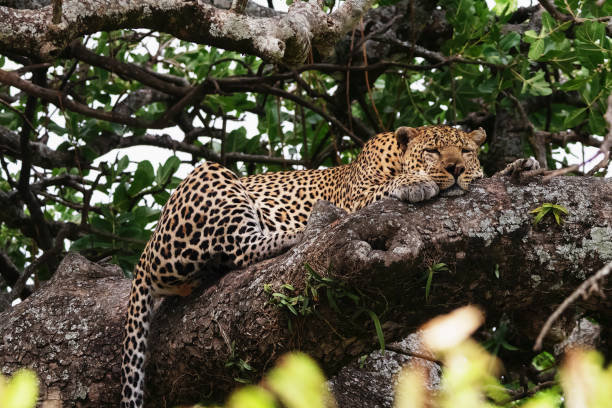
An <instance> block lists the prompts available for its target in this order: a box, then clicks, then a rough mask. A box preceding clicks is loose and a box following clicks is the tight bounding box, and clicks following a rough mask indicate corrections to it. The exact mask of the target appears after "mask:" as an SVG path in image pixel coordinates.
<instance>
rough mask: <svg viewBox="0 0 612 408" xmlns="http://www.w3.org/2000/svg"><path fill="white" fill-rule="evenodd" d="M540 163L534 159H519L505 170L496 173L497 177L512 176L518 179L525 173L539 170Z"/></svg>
mask: <svg viewBox="0 0 612 408" xmlns="http://www.w3.org/2000/svg"><path fill="white" fill-rule="evenodd" d="M539 168H540V163H538V161H537V160H536V159H534V158H533V157H528V158H526V159H518V160H515V161H513V162H512V163H510V164H508V165H507V166H506V168H505V169H503V170H502V171H500V172H498V173H496V174H495V175H496V176H512V177H518V176H519V175H520V174H521V173H525V172H528V171H532V170H538V169H539Z"/></svg>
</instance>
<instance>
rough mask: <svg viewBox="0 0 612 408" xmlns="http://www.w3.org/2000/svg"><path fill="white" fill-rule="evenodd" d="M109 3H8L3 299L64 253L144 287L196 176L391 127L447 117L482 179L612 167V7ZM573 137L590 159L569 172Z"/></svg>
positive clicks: (466, 1)
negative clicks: (201, 170) (146, 255)
mask: <svg viewBox="0 0 612 408" xmlns="http://www.w3.org/2000/svg"><path fill="white" fill-rule="evenodd" d="M106 3H108V4H106ZM106 3H104V4H103V3H100V2H88V1H78V2H77V1H68V0H65V1H63V2H62V1H61V0H60V1H54V2H52V4H49V2H48V1H41V2H30V1H17V0H15V1H8V0H4V1H1V2H0V4H2V6H0V16H2V21H3V24H2V28H0V164H1V165H2V166H1V167H2V169H1V171H0V206H1V208H2V211H1V212H0V263H1V265H0V274H1V278H0V287H1V290H2V293H1V295H2V296H4V297H5V300H9V301H12V300H14V299H15V298H18V297H25V296H27V295H28V294H29V293H31V291H32V290H33V289H34V288H33V287H31V286H30V285H27V284H26V281H27V279H28V278H29V277H31V276H32V277H34V281H35V286H36V285H38V282H39V281H42V280H46V279H48V278H49V277H50V275H51V274H52V273H53V271H54V270H55V267H56V266H57V264H58V262H59V260H60V259H61V257H62V255H63V254H64V253H65V251H67V250H73V251H79V252H82V253H84V254H86V255H87V256H88V257H89V258H90V259H93V260H100V259H106V258H108V257H111V258H112V260H113V262H115V263H118V264H119V265H121V267H122V268H123V269H124V270H125V271H126V273H128V274H129V271H130V270H131V268H132V266H133V264H134V262H135V261H136V259H137V257H138V256H139V254H140V251H141V250H142V248H143V246H144V243H145V242H146V240H147V239H148V236H149V234H150V233H151V230H152V228H153V227H154V225H155V221H156V219H157V217H158V215H159V209H160V208H161V206H162V205H163V204H164V203H165V201H166V200H167V199H168V197H169V193H170V192H171V190H172V189H173V188H174V187H175V186H176V185H177V183H178V181H179V178H178V177H176V175H175V173H176V171H177V169H178V168H179V166H180V165H181V164H186V165H188V166H192V165H195V164H196V163H197V162H198V161H200V160H212V161H217V162H219V163H222V164H224V165H226V166H228V167H229V168H231V169H232V170H233V171H235V172H236V173H238V174H241V175H245V174H253V173H257V172H262V171H273V170H280V169H292V168H317V167H321V166H333V165H337V164H341V163H346V162H349V161H350V160H352V159H353V158H354V157H355V155H356V153H357V152H358V151H359V148H360V146H361V145H362V144H363V143H364V141H366V140H367V139H368V138H370V137H371V136H373V135H374V134H376V133H377V132H382V131H387V130H391V129H394V128H396V127H398V126H401V125H407V126H413V127H416V126H421V125H427V124H437V123H447V124H452V125H460V126H463V127H465V128H470V129H471V128H477V127H479V126H482V127H483V128H484V129H485V130H486V131H487V134H488V141H487V144H486V145H485V146H484V148H483V151H482V152H481V162H482V163H483V166H484V168H485V172H486V173H487V174H492V173H493V172H495V171H496V170H499V169H500V168H503V166H504V165H505V164H507V163H508V162H510V161H512V160H513V159H516V158H519V157H525V156H529V155H533V156H535V157H536V159H537V160H538V161H539V162H540V164H541V165H542V166H543V167H544V168H546V169H549V170H551V171H552V170H558V169H560V170H559V171H557V172H549V174H551V175H554V174H558V173H560V172H566V173H567V172H571V173H572V174H576V175H581V174H585V173H588V174H591V175H592V174H595V175H600V176H603V175H605V173H606V169H607V166H608V159H609V152H610V145H611V144H612V136H610V135H611V134H612V130H607V128H608V129H612V112H611V111H610V110H609V109H612V108H610V106H611V105H612V103H610V102H609V101H610V99H609V98H610V89H611V88H612V72H611V64H610V60H611V57H612V40H611V34H612V25H610V16H611V15H612V3H610V2H605V1H604V2H602V1H590V0H588V1H587V0H584V1H583V0H569V1H555V2H552V1H549V0H546V1H544V0H543V1H540V3H539V4H536V5H533V6H529V7H518V8H517V7H516V2H514V1H507V0H498V1H497V2H496V3H495V5H494V7H492V8H491V7H490V6H488V5H487V3H486V2H485V1H478V0H461V1H459V0H442V1H416V0H415V1H409V0H400V1H393V0H391V1H389V0H381V1H379V2H378V3H376V4H375V5H374V7H373V8H371V9H370V10H369V11H368V12H367V13H365V14H362V13H363V12H364V11H365V10H367V9H368V8H370V6H371V4H370V3H369V2H367V1H357V0H348V1H346V2H343V3H340V4H336V3H335V2H333V1H332V2H325V3H316V2H310V3H309V2H296V3H293V4H292V5H290V6H289V10H288V12H281V11H277V10H274V9H273V8H270V7H262V6H259V5H256V4H254V3H251V2H248V3H245V2H234V4H229V3H224V2H215V3H214V4H207V3H203V2H189V1H188V2H171V1H165V2H164V1H153V0H147V1H145V0H141V1H135V2H130V3H129V5H126V4H124V3H123V2H119V3H117V2H106ZM239 3H240V4H239ZM230 8H231V9H230ZM227 9H230V10H227ZM347 30H348V33H346V34H345V32H346V31H347ZM219 47H223V48H219ZM606 109H608V114H607V115H606ZM572 143H576V144H577V146H578V148H577V149H576V148H574V149H573V151H574V152H575V151H579V150H580V148H582V150H583V152H584V151H585V149H588V148H589V147H592V148H594V149H591V150H587V152H589V153H587V154H583V155H582V156H581V157H577V158H575V160H574V164H575V165H573V166H568V162H567V161H566V160H567V159H565V158H563V159H559V157H560V156H559V154H558V153H559V152H561V151H565V152H570V150H569V146H570V144H572ZM134 146H157V147H161V148H165V149H167V151H168V158H167V159H165V160H164V161H162V163H161V164H159V165H157V164H156V163H157V162H158V161H155V160H147V159H146V158H145V159H142V158H134V157H131V154H130V153H126V151H125V150H124V149H125V148H128V147H134ZM566 157H567V155H566ZM152 161H153V163H152ZM582 162H588V163H587V164H588V165H589V167H588V168H587V169H588V170H585V167H584V166H581V165H577V164H576V163H578V164H580V163H582ZM583 164H584V163H583ZM8 288H13V291H12V294H9V293H8Z"/></svg>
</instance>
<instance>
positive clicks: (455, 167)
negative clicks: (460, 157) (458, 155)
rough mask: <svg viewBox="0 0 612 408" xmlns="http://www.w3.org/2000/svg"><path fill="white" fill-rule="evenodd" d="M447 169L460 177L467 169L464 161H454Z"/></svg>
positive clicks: (456, 176)
mask: <svg viewBox="0 0 612 408" xmlns="http://www.w3.org/2000/svg"><path fill="white" fill-rule="evenodd" d="M445 169H446V171H448V172H449V173H450V174H452V175H453V176H454V177H455V178H458V177H459V176H460V175H461V174H462V173H463V172H464V171H465V166H464V165H463V164H462V163H453V164H450V165H448V166H446V167H445Z"/></svg>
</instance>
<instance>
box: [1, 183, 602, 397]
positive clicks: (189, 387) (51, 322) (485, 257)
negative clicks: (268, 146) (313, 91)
mask: <svg viewBox="0 0 612 408" xmlns="http://www.w3.org/2000/svg"><path fill="white" fill-rule="evenodd" d="M544 202H551V203H554V204H559V205H562V206H564V207H565V208H566V209H567V210H568V212H569V214H568V215H567V216H566V217H565V222H564V223H563V224H562V225H557V224H556V223H555V222H554V219H553V217H549V216H547V217H545V218H544V219H543V220H542V222H540V223H539V224H538V225H536V226H534V225H533V214H530V212H529V211H530V210H532V209H534V208H536V207H538V206H540V205H541V204H542V203H544ZM338 211H339V210H337V209H335V207H332V206H330V205H325V203H319V204H318V205H317V209H316V210H315V213H313V216H312V217H311V222H310V224H309V228H308V229H307V231H306V233H305V239H304V241H303V242H302V243H301V244H299V245H297V246H296V247H294V248H292V249H291V250H290V251H288V252H287V253H286V254H284V255H282V256H279V257H277V258H274V259H271V260H267V261H264V262H261V263H259V264H256V265H253V266H251V267H249V268H246V269H244V270H240V271H233V272H230V273H228V274H227V275H225V276H224V277H223V278H221V279H220V280H219V281H218V282H217V283H215V284H214V285H212V286H211V287H208V288H203V289H202V290H201V291H200V293H197V294H194V295H193V296H190V297H188V298H167V299H166V300H165V301H164V302H162V303H161V305H160V306H159V308H158V310H157V312H156V317H155V319H154V323H153V326H152V330H151V342H150V359H149V365H148V368H147V393H148V401H149V404H150V405H151V406H166V405H175V404H179V403H194V402H196V401H199V400H202V399H203V398H213V399H222V398H223V396H225V395H227V393H228V392H229V391H230V390H232V389H233V388H235V387H236V386H237V385H238V384H237V383H236V382H235V378H238V377H240V378H246V379H251V380H254V381H256V380H257V378H258V375H259V373H261V372H263V371H265V370H267V369H269V368H270V367H271V366H272V365H273V364H274V362H275V360H276V359H277V358H278V357H279V356H280V355H281V354H283V353H284V352H286V351H289V350H295V349H299V350H303V351H305V352H306V353H308V354H310V355H312V356H313V357H314V358H316V359H317V360H318V362H319V363H320V364H321V365H322V367H323V368H324V370H325V371H326V373H327V374H328V375H331V374H333V373H335V372H337V371H338V370H339V369H340V368H341V367H342V366H344V365H345V364H346V363H347V362H349V361H351V360H354V359H355V357H357V356H360V355H362V354H364V353H366V352H368V351H370V350H372V349H374V348H376V347H377V344H378V340H377V337H376V334H375V330H374V325H373V323H372V320H371V318H370V317H369V314H368V312H367V310H370V311H373V312H375V313H376V314H377V316H378V317H379V318H380V320H381V323H382V324H383V331H384V334H385V338H386V340H388V341H390V340H394V339H400V338H402V337H404V336H406V335H407V334H408V333H410V332H412V331H414V329H415V328H416V327H418V326H419V325H420V324H422V323H423V322H425V321H426V320H427V319H429V318H430V317H432V316H435V315H437V314H440V313H443V312H446V311H449V310H452V309H454V308H456V307H458V306H462V305H465V304H468V303H472V304H478V305H480V306H481V307H482V308H483V309H484V310H485V312H486V314H487V318H488V321H490V322H496V321H498V319H499V318H500V316H501V315H502V314H504V315H506V316H508V317H509V318H510V319H511V320H512V321H513V322H514V324H515V325H516V329H517V331H518V333H519V334H520V336H518V337H517V339H513V341H514V343H513V344H515V345H518V346H520V347H526V348H529V347H530V346H531V342H532V341H533V339H535V337H536V335H537V332H538V330H539V328H540V327H541V325H542V323H543V321H544V320H545V319H546V318H547V317H548V315H549V314H550V312H551V311H552V310H553V309H554V308H555V307H556V306H557V305H558V304H559V303H560V302H561V301H562V300H563V298H564V297H565V296H567V295H568V294H569V293H570V292H571V291H572V290H573V289H574V288H575V287H576V286H577V285H578V284H579V283H580V282H582V281H583V280H584V279H585V277H587V276H588V275H590V274H591V273H592V272H594V271H596V270H597V269H598V268H600V267H601V266H603V265H604V264H605V263H606V262H609V261H611V260H612V182H611V181H610V180H609V179H601V178H582V177H581V178H578V177H562V178H556V179H552V180H551V181H550V182H549V183H548V184H542V183H531V184H528V185H526V186H518V185H514V184H512V183H511V182H510V180H509V179H508V178H491V179H485V180H480V181H477V182H475V183H474V184H473V186H472V188H471V191H470V192H469V193H467V194H464V195H462V196H459V197H440V198H438V199H435V200H432V201H429V202H426V203H423V204H417V205H411V204H406V203H402V202H399V201H397V200H391V199H389V200H384V201H380V202H377V203H375V204H373V205H371V206H369V207H367V208H365V209H363V210H360V211H358V212H356V213H354V214H351V215H348V216H342V217H341V218H340V219H339V220H337V221H333V220H334V219H336V218H337V217H338V216H339V214H338ZM438 262H444V263H446V264H447V265H448V266H449V271H448V272H438V273H436V274H435V275H434V277H433V284H432V287H431V293H430V296H429V300H428V301H425V289H424V287H425V279H424V277H425V271H426V270H427V268H428V267H429V266H431V265H432V264H435V263H438ZM305 264H308V265H309V266H310V267H311V268H313V269H314V270H315V271H317V272H318V273H319V274H320V275H322V276H325V277H330V278H332V279H333V280H334V282H335V283H331V284H328V287H331V288H330V291H332V292H333V293H334V294H335V295H334V296H333V297H334V298H335V305H336V306H337V309H336V308H335V307H331V306H330V303H329V302H328V298H327V296H326V289H325V288H324V287H323V288H320V289H319V291H318V298H316V299H311V303H310V305H311V307H314V308H315V310H316V313H310V314H307V315H305V316H298V317H295V316H293V315H292V314H291V313H290V312H289V311H288V309H286V308H279V307H276V306H275V305H273V304H271V299H272V297H271V296H270V294H269V293H266V291H265V290H264V285H266V284H267V285H269V287H270V288H271V290H272V291H273V292H281V293H284V294H286V295H287V296H297V295H298V294H303V295H304V292H303V291H304V289H305V287H306V286H307V281H308V278H307V276H308V274H307V272H306V270H305ZM120 275H121V274H120V272H118V271H117V270H116V269H112V268H106V269H105V268H103V267H101V266H98V265H96V264H93V263H90V262H89V261H87V260H85V259H84V258H82V257H81V256H79V255H77V254H69V255H68V256H67V257H66V258H65V259H64V261H63V263H62V265H61V266H60V268H59V269H58V271H57V273H56V274H55V275H54V276H53V278H52V280H51V281H50V282H49V283H48V284H47V285H46V286H45V287H43V288H41V289H40V290H38V291H37V292H35V293H34V294H33V295H32V296H30V297H29V298H27V299H26V300H25V301H24V302H22V303H21V304H19V305H17V306H15V307H13V308H11V309H9V310H7V311H5V312H3V313H2V314H0V339H2V341H1V342H0V366H1V367H2V372H3V373H5V374H6V373H11V372H13V371H15V370H16V369H17V368H19V367H23V366H29V367H32V368H33V369H35V370H36V371H37V373H38V375H39V379H40V381H41V390H42V400H43V401H52V400H59V401H61V404H62V406H75V405H79V406H115V405H116V404H117V402H118V401H119V366H120V349H121V338H122V332H123V329H122V327H123V321H124V315H125V311H126V310H125V309H126V306H127V297H128V292H129V285H130V284H129V280H127V279H125V278H123V277H122V276H120ZM287 283H288V284H291V285H293V287H295V289H296V291H295V292H293V293H292V292H287V290H286V289H282V288H281V285H283V284H287ZM309 284H310V285H311V286H312V285H314V284H315V282H313V281H312V279H311V280H310V283H309ZM604 291H605V292H606V293H608V294H610V291H611V290H610V285H608V286H607V287H606V288H604ZM347 292H352V293H354V294H356V295H357V297H358V298H359V300H358V301H356V302H354V301H353V300H351V299H350V298H348V297H343V296H342V294H343V293H347ZM309 293H311V292H309ZM311 297H312V296H311ZM610 299H612V298H611V297H610V296H608V297H607V298H605V299H600V298H596V297H591V298H589V299H587V300H586V301H582V302H581V303H580V304H579V305H577V306H578V307H580V308H581V309H582V310H587V311H590V312H592V313H597V315H598V317H599V319H600V321H610V320H611V319H612V312H611V311H612V300H610ZM312 305H314V306H312ZM296 308H298V309H299V304H298V305H297V306H296ZM358 311H361V313H359V314H357V315H356V316H354V315H355V314H356V312H358ZM568 313H570V312H568ZM351 317H353V318H352V319H351ZM289 324H290V327H291V329H289V328H288V327H289ZM602 326H603V327H606V326H607V327H609V325H602ZM607 330H609V329H607ZM609 335H610V333H609V331H608V332H605V333H603V334H602V337H603V341H604V342H607V343H606V344H608V345H609V341H610V340H609V339H610V336H609ZM520 339H522V341H523V344H521V343H520ZM517 342H518V343H517ZM549 345H550V343H549ZM240 360H244V361H246V362H248V363H249V365H250V366H252V367H253V368H254V371H253V372H251V371H248V370H243V371H240V370H239V369H238V368H237V367H238V365H237V364H231V363H237V362H239V361H240ZM228 363H230V364H228Z"/></svg>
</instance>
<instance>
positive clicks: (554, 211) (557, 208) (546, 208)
mask: <svg viewBox="0 0 612 408" xmlns="http://www.w3.org/2000/svg"><path fill="white" fill-rule="evenodd" d="M529 212H530V213H532V214H535V217H534V218H533V225H537V224H538V223H539V222H540V221H542V219H543V218H544V217H545V216H546V214H551V215H552V216H553V217H555V221H556V223H557V225H561V224H563V216H565V215H567V214H569V213H568V211H567V209H566V208H565V207H563V206H562V205H558V204H552V203H544V204H542V205H541V206H540V207H538V208H535V209H533V210H531V211H529Z"/></svg>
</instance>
